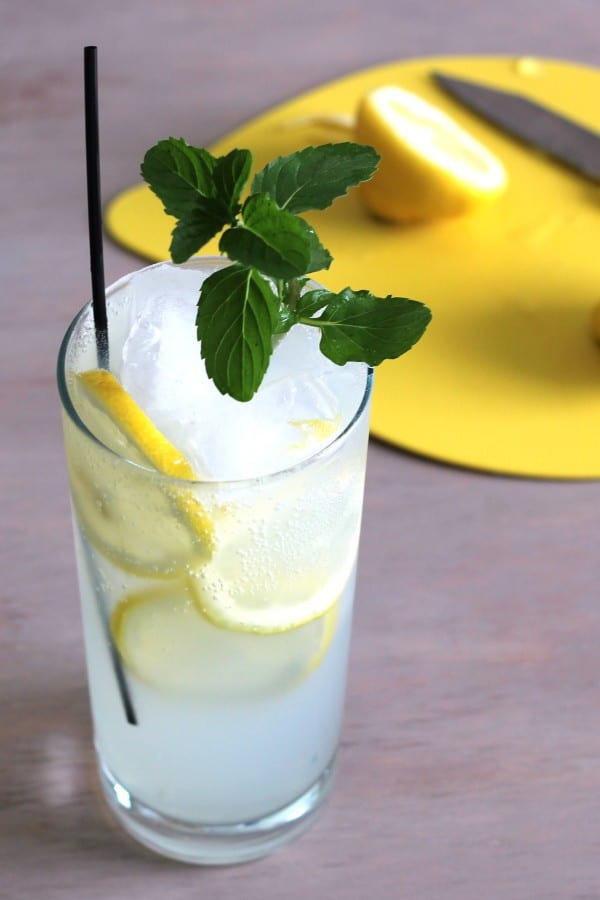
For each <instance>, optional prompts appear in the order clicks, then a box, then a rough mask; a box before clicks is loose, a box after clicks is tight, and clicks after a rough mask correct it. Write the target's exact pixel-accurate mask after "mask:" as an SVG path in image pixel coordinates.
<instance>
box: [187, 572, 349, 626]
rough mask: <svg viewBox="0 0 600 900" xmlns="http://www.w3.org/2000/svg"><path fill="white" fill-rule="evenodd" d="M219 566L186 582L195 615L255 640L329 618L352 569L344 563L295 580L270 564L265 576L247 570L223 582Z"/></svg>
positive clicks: (224, 578) (296, 576)
mask: <svg viewBox="0 0 600 900" xmlns="http://www.w3.org/2000/svg"><path fill="white" fill-rule="evenodd" d="M273 556H275V554H273ZM218 561H219V560H215V563H209V564H207V565H206V566H203V567H202V568H201V569H199V570H198V571H197V572H194V573H193V574H192V575H191V577H190V581H189V583H190V586H191V589H192V591H193V594H194V598H195V602H196V604H197V606H198V608H199V610H200V612H201V613H202V615H204V616H206V618H207V619H209V620H210V621H211V622H213V623H214V624H215V625H217V626H218V627H220V628H226V629H228V630H230V631H243V632H251V633H253V634H257V635H260V634H264V635H272V634H278V633H283V632H287V631H293V630H294V629H297V628H300V627H302V626H303V625H306V624H307V623H309V622H312V621H313V620H315V619H319V618H320V617H321V616H323V615H325V614H326V613H328V612H329V611H330V610H331V609H333V608H334V607H335V606H336V604H337V602H338V600H339V598H340V596H341V595H342V592H343V590H344V587H345V586H346V583H347V582H348V580H349V577H350V574H351V569H352V566H351V565H349V564H348V563H347V564H346V565H345V566H343V567H342V568H338V570H337V571H334V572H333V574H331V573H328V572H326V571H325V569H324V568H322V567H319V568H313V569H309V570H307V571H306V572H305V574H304V575H298V574H296V573H292V572H288V571H287V570H286V567H285V560H282V561H280V562H278V563H276V562H274V564H273V571H272V573H271V575H270V577H269V576H267V577H264V578H263V576H262V573H261V574H260V575H258V574H255V573H254V572H253V571H252V568H251V567H250V569H249V570H244V568H242V567H240V569H239V571H238V572H237V573H230V574H229V577H223V575H222V569H221V568H220V567H219V566H217V562H218ZM348 562H349V561H348ZM223 568H225V567H223Z"/></svg>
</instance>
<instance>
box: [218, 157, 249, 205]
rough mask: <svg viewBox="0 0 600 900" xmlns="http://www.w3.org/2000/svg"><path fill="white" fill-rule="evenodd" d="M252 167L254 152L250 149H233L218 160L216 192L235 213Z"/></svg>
mask: <svg viewBox="0 0 600 900" xmlns="http://www.w3.org/2000/svg"><path fill="white" fill-rule="evenodd" d="M251 168H252V154H251V153H250V151H249V150H231V152H230V153H228V154H227V155H226V156H221V157H220V158H219V159H218V160H217V162H216V165H215V168H214V172H213V178H214V187H215V192H216V195H217V196H218V197H219V198H220V199H221V200H222V201H223V202H224V203H225V204H226V205H227V207H228V208H229V209H230V210H231V212H232V214H233V215H235V214H237V212H239V199H240V194H241V193H242V190H243V189H244V185H245V184H246V182H247V181H248V176H249V175H250V169H251Z"/></svg>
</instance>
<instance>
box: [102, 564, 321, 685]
mask: <svg viewBox="0 0 600 900" xmlns="http://www.w3.org/2000/svg"><path fill="white" fill-rule="evenodd" d="M336 620H337V609H336V608H335V607H334V608H333V609H331V610H330V612H329V613H327V615H325V616H323V617H321V618H320V619H318V620H316V621H313V622H311V623H309V624H308V625H305V626H304V627H303V628H298V629H295V630H294V631H288V632H286V633H285V634H274V635H256V634H243V633H240V632H235V631H228V630H224V629H221V628H218V627H216V626H215V625H213V624H211V622H209V621H208V620H207V619H206V618H205V617H204V616H203V615H202V614H201V613H200V612H199V611H198V607H197V605H196V603H195V602H194V598H193V593H192V592H191V591H190V590H189V589H188V588H187V587H186V585H185V583H184V582H182V581H179V582H178V581H173V582H169V583H168V584H167V583H163V584H162V585H159V586H157V587H153V588H151V589H149V590H145V591H138V592H134V593H130V594H127V595H126V596H125V597H123V599H122V600H121V601H120V602H119V604H118V605H117V606H116V608H115V610H114V611H113V614H112V617H111V631H112V635H113V638H114V641H115V644H116V646H117V648H118V650H119V653H120V654H121V657H122V659H123V661H124V663H125V665H126V666H127V668H128V669H129V670H130V671H131V672H132V673H133V674H134V675H135V676H137V677H138V678H139V679H140V680H141V681H143V682H145V683H148V684H151V685H152V686H154V687H157V688H160V689H163V690H165V691H173V692H176V693H178V694H183V695H189V696H198V695H200V694H205V695H208V696H210V697H211V698H213V699H214V700H216V701H218V700H219V699H229V700H230V701H231V700H232V699H233V698H241V699H243V698H248V697H252V696H256V695H260V694H263V695H264V694H265V693H273V692H276V691H277V692H279V691H282V690H286V689H289V688H291V687H293V686H294V685H296V684H297V683H298V682H299V679H301V678H302V677H304V676H306V675H307V674H309V673H310V672H311V671H313V670H314V669H315V668H316V667H317V666H318V665H319V664H320V662H321V661H322V660H323V658H324V657H325V655H326V653H327V649H328V648H329V645H330V643H331V640H332V638H333V635H334V633H335V626H336Z"/></svg>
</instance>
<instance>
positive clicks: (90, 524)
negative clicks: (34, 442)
mask: <svg viewBox="0 0 600 900" xmlns="http://www.w3.org/2000/svg"><path fill="white" fill-rule="evenodd" d="M71 393H72V398H73V403H74V405H75V408H76V409H77V411H78V413H79V415H80V416H81V418H82V420H83V422H84V423H85V424H86V425H87V427H88V428H89V430H90V431H91V432H92V434H94V435H95V436H96V437H97V438H98V440H99V441H101V443H102V444H103V445H104V446H105V447H109V448H110V449H111V450H114V451H115V453H117V454H119V455H118V456H113V455H112V454H110V453H108V452H107V451H106V450H105V449H104V447H102V446H100V445H96V444H95V443H94V442H91V441H89V440H87V439H85V438H84V439H82V438H81V435H80V434H79V432H78V431H77V429H74V428H73V429H68V430H67V432H66V439H67V443H68V444H69V443H71V445H72V446H71V447H70V449H69V453H68V459H69V474H70V478H71V483H72V496H73V504H74V506H75V509H76V512H77V516H78V520H79V523H80V525H81V527H82V529H83V531H84V533H85V535H86V537H87V538H88V540H89V541H90V543H92V544H93V546H94V547H96V549H98V550H99V551H100V552H101V553H103V554H104V555H105V556H107V557H108V558H109V559H110V560H111V561H112V562H113V563H115V564H116V565H117V566H119V567H120V568H123V569H125V570H126V571H129V572H133V573H135V574H138V575H142V576H150V577H156V576H158V577H170V576H172V575H174V574H177V573H179V572H181V571H184V570H186V569H187V568H188V567H190V566H193V567H195V568H197V567H198V566H199V565H201V564H202V563H204V562H206V561H207V560H208V559H210V557H211V556H212V553H213V550H214V545H215V535H214V526H213V522H212V520H211V518H210V516H209V515H208V514H207V512H206V510H205V509H204V507H203V505H202V503H200V501H199V500H198V499H197V497H196V496H195V495H194V493H193V487H192V486H190V485H189V484H188V483H186V484H182V486H181V487H179V486H178V485H177V484H176V481H175V480H180V479H183V480H184V481H185V482H189V481H190V480H193V479H194V477H195V475H194V472H193V470H192V468H191V466H190V464H189V463H188V461H187V460H186V459H185V457H184V456H183V455H182V454H181V453H180V452H179V450H178V449H177V448H176V447H174V446H173V445H172V444H171V443H170V442H169V441H168V440H167V438H166V437H165V436H164V435H163V434H162V433H161V432H160V431H159V430H158V429H157V428H156V426H155V425H154V424H153V422H152V421H151V420H150V419H149V418H148V416H147V415H146V414H145V413H144V411H143V410H142V409H141V408H140V407H139V406H138V405H137V403H136V402H135V401H134V400H133V398H132V397H131V396H130V395H129V394H128V393H127V391H126V390H125V389H124V388H123V387H122V385H121V384H120V383H119V381H118V380H117V379H116V378H115V376H114V375H113V374H112V373H110V372H108V371H105V370H103V369H91V370H89V371H86V372H81V373H78V374H76V375H75V376H74V377H73V380H72V385H71ZM121 457H125V458H126V459H128V460H130V461H131V462H133V463H135V464H137V465H125V464H123V462H122V460H121ZM148 469H151V470H152V471H153V472H158V473H161V474H163V475H166V476H169V477H168V478H165V479H160V478H157V477H155V476H153V475H152V473H151V472H149V471H148Z"/></svg>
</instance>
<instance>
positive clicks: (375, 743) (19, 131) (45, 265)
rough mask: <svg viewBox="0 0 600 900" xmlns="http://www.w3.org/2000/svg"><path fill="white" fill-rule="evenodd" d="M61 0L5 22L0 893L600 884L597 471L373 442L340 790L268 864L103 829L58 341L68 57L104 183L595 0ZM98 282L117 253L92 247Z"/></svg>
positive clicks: (588, 10) (507, 44) (580, 889)
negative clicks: (457, 459)
mask: <svg viewBox="0 0 600 900" xmlns="http://www.w3.org/2000/svg"><path fill="white" fill-rule="evenodd" d="M318 8H319V11H318V12H312V11H311V10H312V6H311V5H310V4H308V3H301V2H298V0H291V2H275V0H255V2H248V3H243V2H241V0H220V2H219V3H211V4H209V3H207V2H204V0H175V2H171V3H164V4H158V3H143V2H142V0H127V2H114V0H106V2H105V3H103V4H99V3H98V4H93V3H92V4H85V3H80V2H76V0H55V2H53V3H51V4H50V3H48V4H42V3H40V2H39V0H38V2H36V0H20V2H19V3H18V4H17V3H11V2H10V0H4V2H3V3H2V5H1V11H2V17H1V20H2V31H3V41H2V48H1V51H0V52H1V53H2V60H1V70H0V71H1V77H2V89H1V93H0V121H1V123H2V129H1V134H2V142H1V145H0V154H1V161H2V166H1V172H2V204H1V209H2V212H1V213H0V215H1V221H2V303H1V307H0V316H1V320H2V329H1V335H2V352H1V354H0V367H1V369H2V436H3V439H2V450H1V456H0V458H1V463H2V468H1V479H2V503H1V513H0V514H1V516H2V520H3V521H2V525H3V528H2V544H1V547H0V553H1V554H2V556H1V565H2V581H1V584H2V587H1V592H2V597H1V603H0V623H1V633H0V641H1V647H0V679H1V680H0V704H1V707H0V714H1V720H0V728H1V748H0V754H1V755H0V807H1V819H0V897H1V898H3V900H5V898H6V900H8V898H10V900H13V898H15V900H16V898H19V900H21V898H22V900H29V898H34V897H36V898H37V897H40V898H44V900H58V898H71V897H73V898H75V897H77V898H83V900H100V898H102V900H105V898H123V897H128V898H131V900H136V898H144V900H153V898H161V900H163V898H168V900H172V898H173V900H174V898H177V900H188V898H189V900H191V898H198V897H207V898H212V900H223V898H238V897H239V898H244V900H255V898H261V900H263V898H265V897H267V898H271V897H272V898H277V900H300V898H302V900H304V898H307V897H315V898H330V897H331V898H332V897H341V898H361V900H362V898H367V897H368V898H372V900H380V898H385V900H387V898H418V900H438V898H444V900H455V898H456V900H459V898H460V900H471V898H472V900H507V898H510V900H521V898H528V900H529V898H535V900H538V898H539V900H554V898H557V900H558V898H561V900H563V898H570V900H593V898H600V855H599V849H600V814H599V811H598V809H599V803H600V801H599V799H598V795H599V791H600V731H599V730H598V727H597V726H598V706H599V698H600V661H599V658H598V652H597V648H598V645H599V643H600V613H599V611H598V562H597V559H598V523H599V519H600V485H599V484H598V483H585V484H584V483H579V484H577V483H551V482H533V481H524V480H523V481H519V480H512V479H506V478H497V477H491V476H486V475H483V474H474V473H472V472H467V471H460V470H457V469H452V468H449V467H444V466H442V465H437V464H434V463H432V462H429V461H427V460H423V459H418V458H413V457H410V456H408V455H405V454H403V453H401V452H399V451H397V450H394V449H391V448H389V447H386V446H381V445H378V444H376V443H374V444H373V446H372V447H371V453H370V462H369V477H368V484H367V492H366V506H365V521H364V536H363V541H362V550H361V570H360V580H359V585H358V610H357V615H356V629H355V638H354V644H353V650H352V659H351V669H350V681H349V689H348V702H347V713H346V721H345V727H344V732H343V741H342V753H341V760H340V767H339V777H338V783H337V787H336V790H335V792H334V795H333V796H332V798H331V800H330V802H329V803H328V805H327V807H326V809H325V811H324V813H323V815H322V817H321V819H320V821H319V823H318V824H317V825H316V826H315V827H314V828H313V830H312V831H310V832H309V833H308V834H307V835H306V836H305V837H303V838H302V839H301V840H300V841H298V842H297V843H295V844H293V845H291V846H289V847H288V848H286V849H285V850H283V851H281V852H280V853H278V854H276V855H274V856H273V857H271V858H268V859H265V860H263V861H260V862H257V863H253V864H250V865H246V866H241V867H237V868H229V869H217V870H212V869H210V870H209V869H195V868H191V867H185V866H181V865H176V864H173V863H169V862H166V861H162V860H160V859H158V858H154V857H152V856H150V855H149V854H147V853H146V852H145V851H143V850H141V849H139V848H138V847H137V846H135V845H133V844H132V843H131V842H130V841H129V840H128V839H127V838H125V837H124V836H123V835H122V834H121V832H120V831H119V830H118V829H117V828H116V827H114V826H113V825H112V823H111V822H110V821H109V820H108V817H107V815H106V814H105V812H104V811H103V808H102V806H101V804H100V802H99V797H98V789H97V787H96V783H95V776H94V770H93V762H92V751H91V740H92V735H91V725H90V717H89V712H88V702H87V694H86V685H85V669H84V658H83V649H82V640H81V626H80V619H79V610H78V601H77V589H76V583H75V572H74V559H73V552H72V545H71V532H70V522H69V511H68V504H67V489H66V479H65V470H64V463H63V450H62V436H61V431H60V422H59V412H58V398H57V394H56V389H55V384H54V362H55V355H56V349H57V346H58V343H59V340H60V337H61V335H62V332H63V331H64V328H65V327H66V324H67V323H68V321H69V320H70V318H71V316H72V315H73V313H74V311H75V310H76V309H77V308H79V306H80V305H81V304H82V302H83V301H84V300H85V299H86V298H87V296H88V295H89V275H88V262H87V236H86V214H85V199H84V198H85V193H84V167H83V158H84V156H83V113H82V86H81V70H82V63H81V56H82V52H81V48H82V46H83V45H84V44H85V43H96V44H98V45H99V50H100V72H101V96H100V102H101V133H102V160H103V188H104V195H105V197H109V196H111V195H112V194H113V193H114V192H116V191H117V190H120V189H121V188H123V187H126V186H128V185H129V184H131V183H132V182H133V181H134V180H135V179H136V177H137V169H138V164H139V161H140V159H141V157H142V155H143V152H144V150H145V149H146V148H147V147H148V146H150V145H151V144H152V143H153V142H154V141H155V140H156V139H158V138H160V137H163V136H165V135H167V134H174V135H180V134H185V135H186V136H187V137H190V138H194V139H195V140H196V141H197V143H199V144H203V143H208V142H210V141H211V140H213V139H214V138H216V137H217V136H219V135H220V134H222V133H224V132H226V131H227V130H229V129H231V128H232V127H233V126H235V125H236V124H238V123H239V122H241V121H244V120H245V119H247V118H248V117H249V116H251V115H253V114H255V113H257V112H259V111H261V110H263V109H265V108H267V107H268V106H270V105H272V104H274V103H275V102H277V101H280V100H283V99H285V98H286V97H288V96H291V95H293V94H295V93H297V92H299V91H301V90H305V89H308V88H310V87H312V86H315V85H317V84H319V83H322V82H324V81H327V80H329V79H331V78H333V77H335V76H338V75H343V74H345V73H347V72H350V71H353V70H355V69H359V68H363V67H365V66H367V65H375V64H377V63H381V62H385V61H388V60H392V59H399V58H402V57H405V56H417V55H427V54H434V53H506V52H514V53H515V54H523V53H526V54H538V55H541V56H547V57H558V58H570V59H574V60H579V61H581V62H587V63H590V64H597V63H598V56H597V52H598V34H599V31H600V7H599V6H598V3H597V0H575V2H573V3H570V4H568V3H565V2H564V0H504V2H503V3H497V4H491V3H488V4H486V3H481V2H479V3H476V2H473V0H454V2H453V3H447V2H446V0H430V2H429V3H427V4H416V3H413V2H411V0H371V2H370V3H368V4H365V3H359V2H357V0H346V2H342V0H320V3H319V4H318ZM105 257H106V273H107V280H108V281H112V280H114V279H116V278H117V277H118V276H119V275H121V274H123V273H124V272H126V271H128V270H130V269H131V268H135V267H137V266H138V265H139V261H138V260H136V259H134V258H133V257H131V256H129V255H128V254H126V253H125V252H123V251H121V250H120V249H118V248H117V247H115V246H113V245H111V244H110V243H107V245H106V250H105Z"/></svg>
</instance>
